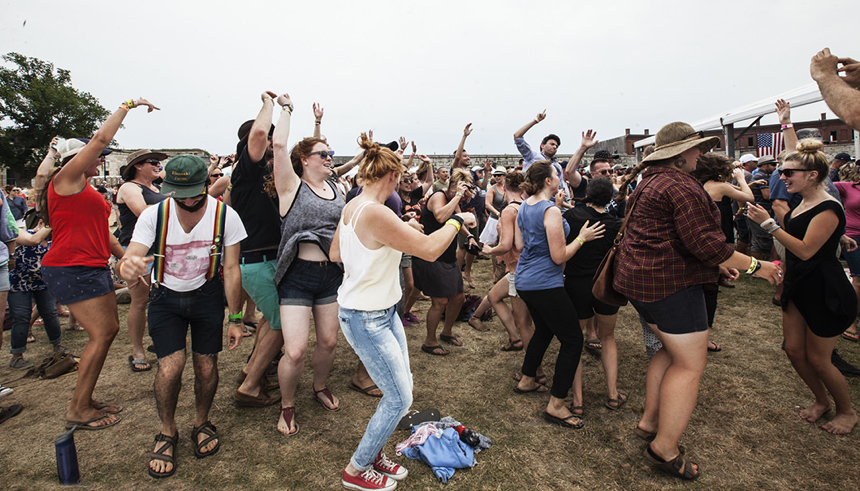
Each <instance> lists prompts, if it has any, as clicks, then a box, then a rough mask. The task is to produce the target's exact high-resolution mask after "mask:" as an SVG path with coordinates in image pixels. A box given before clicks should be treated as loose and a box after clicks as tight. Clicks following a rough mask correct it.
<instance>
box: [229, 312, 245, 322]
mask: <svg viewBox="0 0 860 491" xmlns="http://www.w3.org/2000/svg"><path fill="white" fill-rule="evenodd" d="M227 319H229V320H231V321H235V320H242V311H241V310H240V311H239V313H238V314H230V315H228V316H227Z"/></svg>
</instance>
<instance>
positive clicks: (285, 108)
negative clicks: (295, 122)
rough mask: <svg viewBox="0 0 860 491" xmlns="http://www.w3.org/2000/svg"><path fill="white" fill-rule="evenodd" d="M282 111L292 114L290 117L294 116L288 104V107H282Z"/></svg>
mask: <svg viewBox="0 0 860 491" xmlns="http://www.w3.org/2000/svg"><path fill="white" fill-rule="evenodd" d="M281 111H287V112H288V113H290V115H292V114H293V108H292V107H290V105H289V104H287V105H286V106H281Z"/></svg>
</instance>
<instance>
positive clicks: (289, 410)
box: [278, 406, 299, 436]
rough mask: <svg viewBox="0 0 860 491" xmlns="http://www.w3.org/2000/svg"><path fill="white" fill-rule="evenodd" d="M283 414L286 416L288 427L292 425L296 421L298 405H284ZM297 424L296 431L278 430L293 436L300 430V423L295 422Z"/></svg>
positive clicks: (285, 420)
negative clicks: (285, 431)
mask: <svg viewBox="0 0 860 491" xmlns="http://www.w3.org/2000/svg"><path fill="white" fill-rule="evenodd" d="M281 416H283V417H284V422H285V423H286V424H287V428H290V427H292V426H293V423H294V422H295V419H296V407H295V406H287V407H282V408H281ZM295 426H296V431H290V432H288V433H284V432H283V431H281V430H278V432H279V433H280V434H282V435H284V436H293V435H295V434H297V433H298V432H299V424H298V423H295Z"/></svg>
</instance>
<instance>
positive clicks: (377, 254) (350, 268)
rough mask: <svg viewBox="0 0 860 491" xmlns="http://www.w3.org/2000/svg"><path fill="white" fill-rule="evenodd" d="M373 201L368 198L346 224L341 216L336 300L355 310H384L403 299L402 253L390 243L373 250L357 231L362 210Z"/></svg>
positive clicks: (344, 306)
mask: <svg viewBox="0 0 860 491" xmlns="http://www.w3.org/2000/svg"><path fill="white" fill-rule="evenodd" d="M370 203H371V201H365V202H364V203H362V204H361V205H359V206H358V208H357V209H356V210H355V213H353V214H352V220H350V223H349V224H347V223H345V222H344V217H343V215H341V218H340V258H341V261H343V269H344V274H343V282H342V283H341V285H340V288H338V290H337V303H338V305H340V306H341V307H343V308H347V309H352V310H385V309H388V308H390V307H391V306H392V305H394V304H396V303H397V302H398V301H400V297H401V295H402V292H401V290H400V275H399V272H398V271H397V269H398V268H399V267H400V258H401V256H402V253H401V252H400V251H397V250H394V249H392V248H390V247H388V246H382V247H380V248H379V249H376V250H370V249H368V248H367V247H365V246H364V244H362V243H361V240H359V238H358V235H356V234H355V226H356V224H358V220H359V218H360V217H361V212H362V211H363V210H364V208H365V207H366V206H367V205H369V204H370Z"/></svg>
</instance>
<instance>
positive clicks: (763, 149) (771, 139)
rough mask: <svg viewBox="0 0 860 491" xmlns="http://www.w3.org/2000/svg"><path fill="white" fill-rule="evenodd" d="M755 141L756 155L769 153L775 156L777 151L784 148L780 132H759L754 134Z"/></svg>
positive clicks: (777, 153)
mask: <svg viewBox="0 0 860 491" xmlns="http://www.w3.org/2000/svg"><path fill="white" fill-rule="evenodd" d="M756 142H757V144H756V147H757V153H758V155H757V156H758V157H762V156H765V155H770V156H771V157H774V158H776V156H777V155H779V152H781V151H782V150H783V149H784V148H785V141H784V140H783V139H782V133H760V134H758V135H756Z"/></svg>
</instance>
